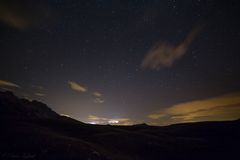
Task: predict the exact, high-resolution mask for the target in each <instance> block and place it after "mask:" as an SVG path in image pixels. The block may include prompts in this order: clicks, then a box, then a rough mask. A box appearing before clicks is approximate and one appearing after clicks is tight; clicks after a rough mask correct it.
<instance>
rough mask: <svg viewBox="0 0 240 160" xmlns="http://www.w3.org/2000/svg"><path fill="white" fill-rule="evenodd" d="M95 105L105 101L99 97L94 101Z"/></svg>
mask: <svg viewBox="0 0 240 160" xmlns="http://www.w3.org/2000/svg"><path fill="white" fill-rule="evenodd" d="M94 103H100V104H101V103H104V100H103V99H102V98H99V97H97V98H95V99H94Z"/></svg>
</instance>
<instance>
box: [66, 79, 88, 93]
mask: <svg viewBox="0 0 240 160" xmlns="http://www.w3.org/2000/svg"><path fill="white" fill-rule="evenodd" d="M68 84H69V86H70V88H71V89H72V90H75V91H79V92H86V91H87V88H86V87H84V86H82V85H80V84H78V83H77V82H73V81H68Z"/></svg>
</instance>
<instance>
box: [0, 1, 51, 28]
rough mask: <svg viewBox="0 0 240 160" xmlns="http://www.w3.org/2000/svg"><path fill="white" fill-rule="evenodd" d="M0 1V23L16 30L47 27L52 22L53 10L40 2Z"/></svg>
mask: <svg viewBox="0 0 240 160" xmlns="http://www.w3.org/2000/svg"><path fill="white" fill-rule="evenodd" d="M34 3H35V4H36V5H32V1H31V0H25V1H19V0H10V1H0V22H1V23H4V24H6V25H8V26H10V27H13V28H16V29H18V30H24V29H28V28H35V27H38V26H41V25H42V24H43V23H44V25H48V24H49V23H50V22H53V21H54V18H53V8H50V7H49V6H48V5H46V4H45V3H44V2H42V1H38V2H34Z"/></svg>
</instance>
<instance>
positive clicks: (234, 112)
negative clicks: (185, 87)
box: [148, 92, 240, 123]
mask: <svg viewBox="0 0 240 160" xmlns="http://www.w3.org/2000/svg"><path fill="white" fill-rule="evenodd" d="M148 118H150V119H155V120H160V119H164V121H168V122H169V123H176V122H177V123H180V122H195V121H209V120H232V119H237V118H240V92H238V93H231V94H226V95H222V96H218V97H213V98H209V99H202V100H196V101H191V102H185V103H180V104H176V105H173V106H171V107H168V108H166V109H164V110H162V111H160V112H157V113H153V114H150V115H148Z"/></svg>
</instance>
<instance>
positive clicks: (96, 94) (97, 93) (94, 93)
mask: <svg viewBox="0 0 240 160" xmlns="http://www.w3.org/2000/svg"><path fill="white" fill-rule="evenodd" d="M93 95H94V96H96V97H101V96H102V93H100V92H97V91H96V92H93Z"/></svg>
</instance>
